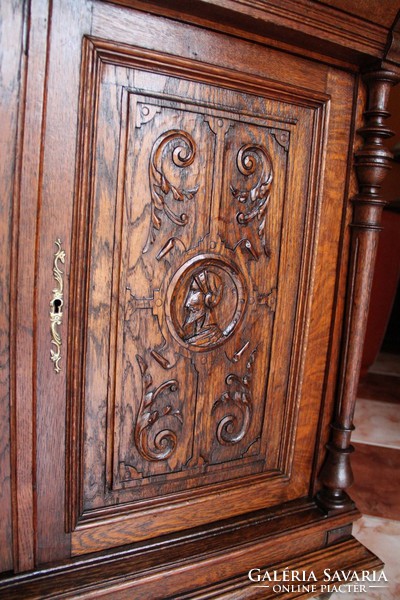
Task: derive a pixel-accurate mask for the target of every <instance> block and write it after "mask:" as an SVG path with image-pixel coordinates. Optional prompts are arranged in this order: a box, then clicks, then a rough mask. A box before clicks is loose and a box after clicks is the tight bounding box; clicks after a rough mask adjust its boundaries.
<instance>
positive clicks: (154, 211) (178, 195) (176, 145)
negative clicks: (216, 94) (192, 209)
mask: <svg viewBox="0 0 400 600" xmlns="http://www.w3.org/2000/svg"><path fill="white" fill-rule="evenodd" d="M167 146H170V148H171V157H172V162H173V164H174V165H176V166H177V167H180V168H185V167H189V166H190V165H191V164H192V163H193V161H194V158H195V154H196V145H195V143H194V140H193V138H192V137H191V136H190V135H189V134H188V133H186V132H185V131H181V130H178V129H173V130H171V131H168V132H166V133H163V134H162V135H161V136H160V137H159V138H158V139H157V140H156V142H155V143H154V145H153V148H152V151H151V157H150V164H149V182H150V190H151V223H150V228H149V235H148V238H147V241H146V244H145V247H144V248H143V254H144V253H146V252H148V250H149V249H150V248H151V246H152V244H153V243H154V241H155V239H156V232H157V231H159V230H160V229H161V224H162V221H161V216H162V214H164V215H165V216H166V217H168V219H169V220H170V221H172V223H175V225H180V226H184V225H186V223H187V222H188V220H189V217H188V215H187V214H186V213H185V212H183V213H181V214H178V213H176V212H174V210H172V208H171V207H170V206H169V204H168V202H167V200H170V199H171V200H175V201H177V202H182V201H183V200H192V199H193V198H194V196H195V194H196V193H197V191H198V189H199V186H196V187H194V188H192V189H189V190H184V189H180V188H178V187H176V186H174V185H173V184H172V183H171V182H170V181H169V180H168V178H167V177H166V175H165V173H164V172H163V166H162V162H163V155H164V151H165V149H166V148H167Z"/></svg>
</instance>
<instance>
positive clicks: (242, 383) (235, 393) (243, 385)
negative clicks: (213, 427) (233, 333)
mask: <svg viewBox="0 0 400 600" xmlns="http://www.w3.org/2000/svg"><path fill="white" fill-rule="evenodd" d="M245 347H247V345H245ZM256 352H257V348H255V349H254V350H253V351H252V353H251V354H250V356H249V359H248V361H247V364H246V373H245V374H244V375H243V376H242V377H239V376H238V375H236V374H234V373H230V374H229V375H228V376H227V378H226V379H225V382H226V384H227V386H228V387H229V390H227V391H225V392H224V393H223V394H222V395H221V396H220V397H219V398H218V400H216V402H215V403H214V405H213V407H212V411H211V413H214V412H215V411H216V409H217V408H218V407H220V406H224V407H227V408H229V406H232V405H233V406H235V407H237V408H238V409H239V411H240V413H241V417H242V418H241V423H239V419H238V418H237V416H236V415H235V414H233V413H228V414H226V415H225V416H224V417H223V418H222V419H221V420H220V421H219V423H218V425H217V431H216V437H217V440H218V442H219V443H220V444H221V445H223V446H230V445H233V444H237V443H238V442H240V441H241V440H242V439H243V438H244V436H245V435H246V433H247V432H248V430H249V427H250V423H251V417H252V413H253V407H252V390H251V379H252V370H253V364H254V361H255V357H256ZM232 361H234V359H232Z"/></svg>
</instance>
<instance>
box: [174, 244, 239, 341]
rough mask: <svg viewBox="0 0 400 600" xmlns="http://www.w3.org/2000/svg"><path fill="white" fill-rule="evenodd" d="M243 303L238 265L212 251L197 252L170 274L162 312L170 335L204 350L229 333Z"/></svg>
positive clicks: (236, 323) (235, 324) (227, 336)
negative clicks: (172, 274)
mask: <svg viewBox="0 0 400 600" xmlns="http://www.w3.org/2000/svg"><path fill="white" fill-rule="evenodd" d="M246 306H247V287H246V281H245V279H244V276H243V274H242V273H241V271H240V269H239V268H238V266H237V265H236V264H235V263H234V262H232V261H230V260H229V259H226V258H222V257H221V256H217V255H215V254H199V255H198V256H195V257H192V258H191V259H189V260H188V261H186V262H185V263H184V264H183V265H181V267H180V268H179V269H178V270H177V271H176V273H175V274H174V276H173V277H172V279H171V281H170V283H169V286H168V289H167V295H166V299H165V316H166V322H167V326H168V329H169V331H170V333H171V334H172V336H173V338H174V339H175V340H176V341H177V342H178V343H179V344H180V345H182V346H184V347H185V348H187V349H188V350H191V351H194V352H207V351H209V350H212V349H214V348H217V347H218V346H220V345H221V344H223V343H224V342H225V341H226V340H227V339H228V338H230V337H231V335H233V333H234V331H235V330H236V329H237V327H238V325H239V323H240V322H241V320H242V318H243V316H244V314H245V310H246Z"/></svg>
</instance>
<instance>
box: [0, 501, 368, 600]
mask: <svg viewBox="0 0 400 600" xmlns="http://www.w3.org/2000/svg"><path fill="white" fill-rule="evenodd" d="M274 512H275V514H274ZM274 512H264V513H263V512H259V513H254V514H250V515H247V517H246V518H245V519H241V520H238V519H236V520H231V521H227V522H220V523H219V524H218V525H217V526H214V527H213V526H208V527H207V528H201V529H200V528H198V529H197V530H192V531H188V532H186V534H185V535H183V536H177V535H175V536H174V537H172V538H170V537H167V538H162V539H159V540H154V542H153V544H151V543H150V544H144V543H142V544H137V545H135V546H132V547H131V548H129V547H128V548H125V549H124V548H120V549H118V551H117V552H116V554H115V555H106V554H103V555H100V556H97V557H95V556H93V557H90V560H85V559H84V560H82V559H80V560H79V561H77V560H76V559H75V560H74V563H73V564H72V565H64V566H60V567H59V568H58V569H57V570H52V569H46V570H45V569H43V570H38V571H37V572H36V573H32V574H27V575H25V576H23V575H21V576H20V577H19V578H18V580H13V579H9V580H5V581H4V583H3V589H4V591H5V592H6V593H7V594H8V597H10V598H21V597H25V598H26V597H29V598H41V597H46V595H47V594H48V593H49V592H50V593H51V591H54V589H57V590H58V592H59V593H61V591H66V592H67V591H69V593H71V592H72V591H73V590H79V589H81V590H85V589H86V593H88V594H93V595H96V594H106V595H107V594H109V595H110V596H111V597H112V595H114V594H118V593H130V594H131V597H132V594H133V593H134V594H135V598H136V597H138V598H142V597H149V595H150V597H152V598H153V597H154V598H164V597H166V594H165V589H166V587H168V597H174V598H175V597H178V596H179V595H180V594H181V593H183V594H185V596H184V597H186V593H187V597H191V593H192V592H189V590H190V589H191V588H192V578H193V575H194V573H197V575H196V577H197V582H198V584H199V583H201V585H200V586H199V587H202V588H205V589H206V590H207V588H208V592H207V593H211V592H212V591H214V593H216V591H217V590H219V593H220V594H222V593H228V591H229V590H230V591H232V589H234V588H235V587H236V588H237V589H238V590H239V589H240V590H241V591H242V593H243V589H244V588H246V587H247V586H248V584H249V580H248V577H247V572H248V570H249V569H250V568H267V567H268V566H269V565H270V567H269V568H271V569H272V568H274V567H273V566H272V565H273V564H274V563H277V562H278V561H279V562H280V560H281V557H282V556H286V557H287V562H288V564H290V561H291V560H292V561H293V564H294V565H296V567H295V568H298V567H300V565H302V564H303V561H304V560H306V561H307V560H309V561H310V562H309V564H312V563H311V561H315V562H314V565H315V566H316V564H317V562H318V560H316V555H315V552H317V555H318V550H314V548H317V547H318V544H320V543H321V536H320V533H321V531H322V530H325V527H326V523H324V522H325V521H326V519H325V517H324V516H323V515H322V513H321V511H319V510H318V509H316V508H315V505H313V504H310V503H308V504H307V503H302V504H301V503H300V504H299V503H297V505H296V504H294V505H287V506H282V507H281V508H280V509H279V511H278V513H276V511H274ZM356 516H357V513H355V512H353V513H352V514H347V515H343V514H339V515H337V516H336V517H334V518H333V519H332V520H331V522H330V526H331V527H332V544H331V545H328V546H327V547H326V548H325V549H324V550H322V551H319V552H320V557H321V560H325V568H329V565H330V564H332V565H334V564H335V563H336V562H337V561H338V557H337V554H336V553H337V552H338V546H339V543H344V544H345V546H346V545H347V544H348V545H349V546H350V547H352V548H353V550H352V551H351V552H350V556H347V557H346V558H345V557H343V559H344V560H347V561H349V564H352V563H350V561H352V560H354V554H353V552H354V553H355V554H357V555H358V556H359V557H360V558H361V557H363V559H364V561H368V562H369V564H370V566H371V567H372V566H378V565H379V561H377V560H376V559H373V560H372V561H371V558H372V557H371V555H369V554H368V552H367V551H366V550H365V549H363V548H362V546H361V545H360V544H359V543H358V542H355V541H354V539H352V538H351V535H350V533H349V527H348V520H349V519H351V518H353V519H354V518H355V517H356ZM282 529H284V530H291V533H290V534H289V536H288V537H287V539H286V540H283V539H281V537H280V535H281V534H280V532H281V531H282ZM311 530H313V532H312V534H311ZM338 531H343V534H342V536H341V537H336V538H335V537H334V532H338ZM346 532H347V533H346ZM286 535H287V534H286ZM324 535H325V534H324ZM306 548H307V550H306ZM251 549H253V550H254V552H253V555H252V557H250V554H249V552H251ZM339 552H340V551H339ZM308 554H310V558H309V559H308V558H307V555H308ZM352 554H353V557H352V556H351V555H352ZM187 557H190V559H191V563H192V564H189V565H188V564H186V565H185V558H187ZM255 557H256V558H255ZM295 557H298V558H296V559H295ZM330 561H332V563H331V562H330ZM180 563H182V566H181V565H180ZM321 564H322V563H321ZM364 564H366V563H364ZM297 565H298V566H297ZM335 568H336V567H335ZM337 568H339V566H338V567H337ZM354 568H358V565H357V563H355V564H354ZM235 572H237V573H240V576H239V577H235V578H233V579H231V574H234V573H235ZM50 575H51V584H50V585H51V586H52V587H51V589H50V588H49V576H50ZM110 582H113V584H114V585H113V587H112V589H108V587H109V585H110ZM161 582H162V584H161ZM148 586H151V587H150V588H149V587H148ZM231 586H234V587H233V588H232V587H231ZM146 587H147V592H146ZM251 587H252V588H253V591H254V586H253V585H252V586H251ZM124 590H126V592H124ZM149 590H150V591H149ZM206 590H205V592H204V593H206ZM250 591H251V590H250V589H249V590H248V592H249V593H250ZM257 591H259V590H257ZM146 593H147V596H146ZM264 593H265V590H264ZM24 594H25V596H24Z"/></svg>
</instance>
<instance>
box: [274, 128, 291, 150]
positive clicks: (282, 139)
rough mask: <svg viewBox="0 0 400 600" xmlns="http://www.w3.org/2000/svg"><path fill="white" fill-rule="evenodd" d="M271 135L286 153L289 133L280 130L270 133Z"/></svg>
mask: <svg viewBox="0 0 400 600" xmlns="http://www.w3.org/2000/svg"><path fill="white" fill-rule="evenodd" d="M271 135H272V137H273V138H274V139H275V140H276V141H277V142H278V144H279V145H280V146H281V147H282V148H283V149H284V150H285V152H288V150H289V144H290V133H289V132H288V131H284V130H282V129H276V130H275V131H271Z"/></svg>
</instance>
